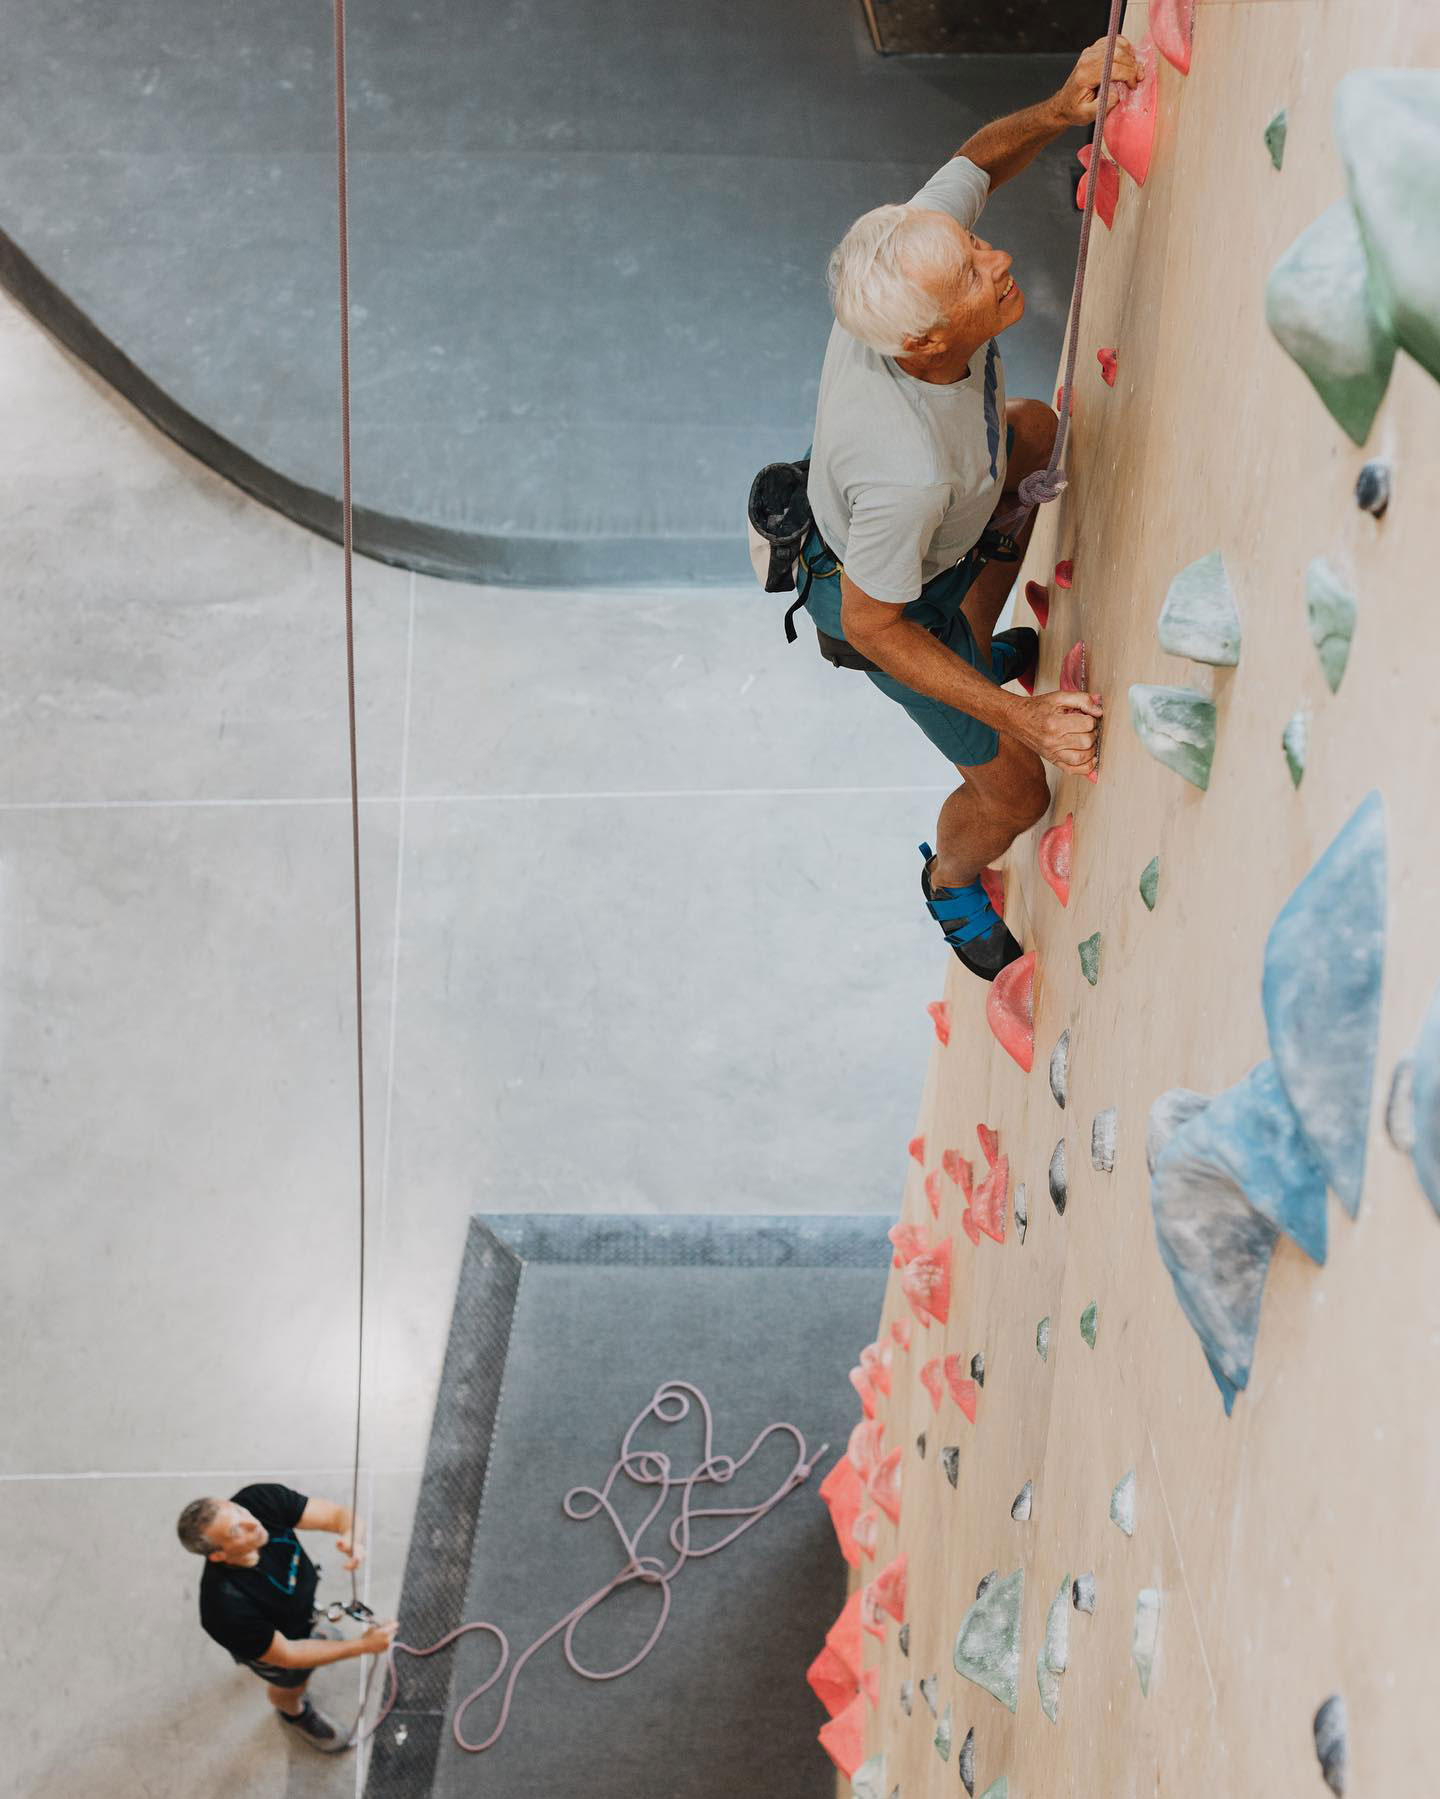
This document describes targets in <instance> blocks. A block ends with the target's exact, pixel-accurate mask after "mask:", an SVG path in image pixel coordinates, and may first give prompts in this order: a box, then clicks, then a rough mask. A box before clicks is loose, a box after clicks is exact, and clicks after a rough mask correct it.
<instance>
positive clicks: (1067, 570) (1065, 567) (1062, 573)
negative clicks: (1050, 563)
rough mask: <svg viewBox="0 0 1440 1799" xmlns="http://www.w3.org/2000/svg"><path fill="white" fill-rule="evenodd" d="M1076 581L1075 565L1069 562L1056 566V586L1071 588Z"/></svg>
mask: <svg viewBox="0 0 1440 1799" xmlns="http://www.w3.org/2000/svg"><path fill="white" fill-rule="evenodd" d="M1074 581H1075V564H1074V563H1073V562H1071V561H1069V560H1066V561H1065V562H1057V563H1056V564H1055V585H1056V586H1057V587H1071V586H1073V585H1074Z"/></svg>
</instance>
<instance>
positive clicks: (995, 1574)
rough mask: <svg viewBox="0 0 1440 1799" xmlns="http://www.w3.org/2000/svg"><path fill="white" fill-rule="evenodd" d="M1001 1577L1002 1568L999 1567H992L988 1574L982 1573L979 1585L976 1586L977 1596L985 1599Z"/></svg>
mask: <svg viewBox="0 0 1440 1799" xmlns="http://www.w3.org/2000/svg"><path fill="white" fill-rule="evenodd" d="M999 1578H1000V1570H999V1569H998V1568H992V1569H991V1570H990V1572H989V1573H988V1574H982V1575H981V1576H980V1582H979V1585H978V1586H977V1587H976V1588H975V1597H976V1598H977V1599H983V1598H984V1597H985V1595H986V1594H987V1593H988V1592H989V1591H990V1589H991V1587H993V1586H994V1585H995V1582H996V1581H997V1580H999Z"/></svg>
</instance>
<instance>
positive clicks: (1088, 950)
mask: <svg viewBox="0 0 1440 1799" xmlns="http://www.w3.org/2000/svg"><path fill="white" fill-rule="evenodd" d="M1080 972H1081V974H1083V975H1084V977H1085V979H1086V980H1087V981H1089V983H1090V985H1091V986H1092V987H1093V986H1094V985H1095V984H1096V982H1097V981H1098V980H1099V979H1100V933H1099V932H1098V931H1093V932H1092V933H1091V934H1090V936H1088V937H1087V938H1085V940H1084V942H1082V943H1081V945H1080Z"/></svg>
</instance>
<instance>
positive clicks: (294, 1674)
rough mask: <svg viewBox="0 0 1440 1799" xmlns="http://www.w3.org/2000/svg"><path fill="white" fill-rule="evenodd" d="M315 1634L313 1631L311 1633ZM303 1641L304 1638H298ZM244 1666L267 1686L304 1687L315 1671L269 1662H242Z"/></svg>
mask: <svg viewBox="0 0 1440 1799" xmlns="http://www.w3.org/2000/svg"><path fill="white" fill-rule="evenodd" d="M311 1634H312V1635H313V1634H314V1633H313V1632H312V1633H311ZM296 1640H297V1641H303V1640H304V1639H303V1638H297V1639H296ZM240 1666H241V1667H242V1668H248V1669H249V1670H250V1672H251V1673H252V1674H253V1675H255V1676H256V1677H257V1679H260V1680H263V1681H264V1682H265V1684H266V1686H267V1687H303V1686H304V1685H305V1683H306V1681H307V1680H309V1678H310V1676H311V1675H312V1674H313V1673H314V1672H315V1670H314V1669H313V1668H275V1667H272V1666H271V1665H270V1663H269V1662H241V1664H240Z"/></svg>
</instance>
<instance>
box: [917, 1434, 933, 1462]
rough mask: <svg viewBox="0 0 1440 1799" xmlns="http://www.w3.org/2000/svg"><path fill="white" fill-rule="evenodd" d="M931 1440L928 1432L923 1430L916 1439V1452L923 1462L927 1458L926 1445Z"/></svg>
mask: <svg viewBox="0 0 1440 1799" xmlns="http://www.w3.org/2000/svg"><path fill="white" fill-rule="evenodd" d="M929 1441H930V1439H929V1438H928V1437H927V1436H926V1434H925V1432H924V1431H923V1430H922V1431H921V1433H920V1435H919V1436H918V1437H916V1439H915V1452H916V1454H917V1455H918V1456H919V1457H920V1460H921V1461H922V1462H923V1461H924V1460H925V1449H926V1446H927V1444H928V1443H929Z"/></svg>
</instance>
